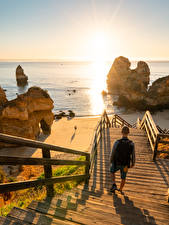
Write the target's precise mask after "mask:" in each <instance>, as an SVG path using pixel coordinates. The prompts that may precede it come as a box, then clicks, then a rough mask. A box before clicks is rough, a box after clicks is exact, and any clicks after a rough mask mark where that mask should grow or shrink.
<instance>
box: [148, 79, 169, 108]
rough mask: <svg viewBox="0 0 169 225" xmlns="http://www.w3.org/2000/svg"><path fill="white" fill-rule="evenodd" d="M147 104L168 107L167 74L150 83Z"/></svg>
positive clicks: (168, 80)
mask: <svg viewBox="0 0 169 225" xmlns="http://www.w3.org/2000/svg"><path fill="white" fill-rule="evenodd" d="M146 101H147V104H148V105H150V106H151V107H152V108H155V109H169V76H166V77H162V78H159V79H157V80H156V81H154V82H153V83H152V85H151V86H150V88H149V90H148V95H147V98H146Z"/></svg>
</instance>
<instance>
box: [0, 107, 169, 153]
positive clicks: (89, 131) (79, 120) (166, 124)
mask: <svg viewBox="0 0 169 225" xmlns="http://www.w3.org/2000/svg"><path fill="white" fill-rule="evenodd" d="M143 115H144V113H139V112H137V113H128V114H127V113H126V114H125V113H124V114H121V115H120V116H121V117H122V118H124V119H125V120H126V121H127V122H129V123H131V124H134V123H135V122H136V120H137V118H138V117H139V118H140V119H142V117H143ZM109 117H110V118H111V117H112V116H111V115H109ZM152 117H153V119H154V121H155V123H156V124H158V125H159V126H160V127H161V128H163V129H164V128H169V110H165V111H163V112H158V113H156V114H153V115H152ZM99 119H100V116H98V117H96V116H95V117H75V118H73V119H70V120H69V119H67V118H62V119H60V120H58V121H54V122H53V125H52V130H51V134H50V135H49V136H44V135H41V137H40V141H43V142H45V143H48V144H53V145H57V146H61V147H64V148H70V149H74V150H79V151H85V152H90V147H91V146H90V145H91V142H92V138H93V135H94V128H95V127H96V125H97V123H98V121H99ZM75 126H76V127H77V129H76V130H75V129H74V128H75ZM0 155H1V156H2V155H6V156H8V155H12V156H20V157H42V151H41V149H33V148H27V147H17V148H4V149H1V150H0ZM51 155H52V157H56V155H57V156H59V155H62V153H59V152H52V154H51Z"/></svg>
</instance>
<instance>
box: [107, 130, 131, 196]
mask: <svg viewBox="0 0 169 225" xmlns="http://www.w3.org/2000/svg"><path fill="white" fill-rule="evenodd" d="M121 132H122V138H121V139H119V140H116V141H115V143H114V145H113V148H112V152H111V155H110V173H111V179H112V187H111V189H110V191H111V192H115V190H119V191H120V192H121V193H122V190H123V187H124V185H125V181H126V175H127V172H128V168H132V167H133V166H134V164H135V149H134V143H133V142H132V141H131V140H129V139H128V135H129V133H130V130H129V128H128V127H127V126H124V127H123V128H122V131H121ZM118 170H120V174H121V184H120V188H119V189H117V185H116V182H115V173H116V172H117V171H118Z"/></svg>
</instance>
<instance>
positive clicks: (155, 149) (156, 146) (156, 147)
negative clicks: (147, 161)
mask: <svg viewBox="0 0 169 225" xmlns="http://www.w3.org/2000/svg"><path fill="white" fill-rule="evenodd" d="M158 142H159V136H158V134H157V138H156V141H155V146H154V153H153V160H156V156H157V150H158Z"/></svg>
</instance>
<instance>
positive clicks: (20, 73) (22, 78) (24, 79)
mask: <svg viewBox="0 0 169 225" xmlns="http://www.w3.org/2000/svg"><path fill="white" fill-rule="evenodd" d="M16 81H17V85H18V86H25V85H27V84H28V76H26V75H25V74H24V70H23V69H22V67H21V66H20V65H19V66H18V67H17V68H16Z"/></svg>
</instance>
